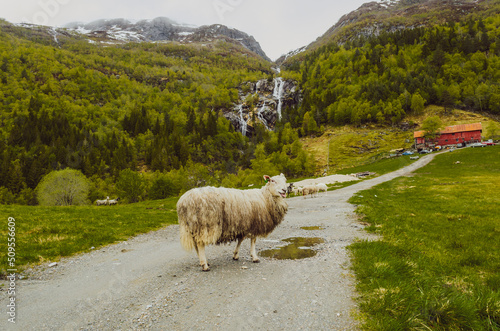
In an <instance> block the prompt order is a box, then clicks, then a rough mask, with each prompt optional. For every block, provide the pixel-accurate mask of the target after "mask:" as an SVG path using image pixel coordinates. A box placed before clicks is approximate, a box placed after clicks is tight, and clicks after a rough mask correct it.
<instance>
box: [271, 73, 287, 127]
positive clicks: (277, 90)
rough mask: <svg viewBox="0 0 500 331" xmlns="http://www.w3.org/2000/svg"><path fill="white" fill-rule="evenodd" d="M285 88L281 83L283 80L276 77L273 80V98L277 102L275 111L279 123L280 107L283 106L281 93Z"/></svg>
mask: <svg viewBox="0 0 500 331" xmlns="http://www.w3.org/2000/svg"><path fill="white" fill-rule="evenodd" d="M284 88H285V82H283V78H281V77H277V78H275V79H274V90H273V97H274V98H275V99H277V100H278V108H277V109H276V111H277V112H278V120H279V121H281V107H282V106H283V91H284Z"/></svg>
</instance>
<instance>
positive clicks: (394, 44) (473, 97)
mask: <svg viewBox="0 0 500 331" xmlns="http://www.w3.org/2000/svg"><path fill="white" fill-rule="evenodd" d="M488 8H489V9H488V11H487V12H479V13H475V14H471V15H468V16H466V17H465V18H464V19H463V20H460V21H458V22H454V21H450V22H448V23H446V24H443V25H434V26H430V27H420V28H410V29H403V28H402V29H396V31H394V32H387V31H385V32H381V33H379V34H377V35H374V36H369V37H364V36H358V37H356V38H351V39H349V40H348V41H347V42H345V43H343V44H337V43H335V42H331V43H329V44H327V45H324V46H322V47H319V48H317V49H315V50H311V51H307V52H305V53H301V54H299V55H297V56H296V57H295V58H292V59H290V60H288V62H287V63H285V67H286V68H287V69H288V71H287V72H286V74H288V75H290V76H293V77H296V78H297V79H298V80H300V81H301V86H302V88H303V93H304V101H303V103H302V106H301V108H300V109H299V111H298V112H297V114H289V118H290V119H291V121H292V123H293V126H294V127H300V126H301V125H303V118H304V115H307V116H308V117H309V116H310V117H313V118H314V120H315V121H316V124H317V125H316V126H317V127H319V126H320V125H321V124H332V125H343V124H354V125H359V124H362V123H367V122H372V123H379V124H383V125H396V124H398V123H399V122H401V121H402V120H404V119H405V116H406V115H407V114H411V113H418V112H420V111H422V109H423V108H424V106H427V105H430V104H435V105H441V106H444V107H445V108H446V109H449V110H450V109H452V108H454V107H456V108H460V109H464V110H470V111H480V112H486V113H490V114H500V85H499V81H500V80H499V78H500V32H499V31H500V29H499V26H500V16H499V13H500V5H498V4H497V5H495V6H494V7H493V8H490V7H488ZM427 16H428V14H427ZM414 21H415V19H414V18H413V21H412V22H414ZM308 120H309V119H308Z"/></svg>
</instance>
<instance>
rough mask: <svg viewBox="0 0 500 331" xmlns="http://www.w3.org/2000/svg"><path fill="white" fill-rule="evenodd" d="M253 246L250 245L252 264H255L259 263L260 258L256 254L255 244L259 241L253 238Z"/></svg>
mask: <svg viewBox="0 0 500 331" xmlns="http://www.w3.org/2000/svg"><path fill="white" fill-rule="evenodd" d="M251 240H252V244H251V245H250V254H251V255H252V262H253V263H259V262H260V260H259V257H258V256H257V254H256V253H255V242H256V241H257V238H256V237H253V238H252V239H251Z"/></svg>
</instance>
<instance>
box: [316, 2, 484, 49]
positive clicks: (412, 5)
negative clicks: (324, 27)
mask: <svg viewBox="0 0 500 331" xmlns="http://www.w3.org/2000/svg"><path fill="white" fill-rule="evenodd" d="M486 3H487V1H485V0H381V1H371V2H367V3H365V4H363V5H361V6H360V7H359V8H358V9H356V10H354V11H352V12H350V13H348V14H346V15H344V16H342V17H341V18H340V19H339V21H338V22H337V23H336V24H335V25H333V26H332V27H331V28H330V29H328V31H326V32H325V33H324V34H323V35H322V36H321V37H320V38H318V39H317V40H316V41H315V42H313V43H312V44H311V45H310V47H314V46H316V45H322V44H324V43H325V42H329V41H337V42H346V41H347V40H349V39H352V38H357V37H361V36H363V37H369V36H373V35H377V34H379V33H380V32H382V31H387V32H394V31H398V30H402V29H413V28H417V27H424V26H431V25H435V24H444V23H446V22H450V21H454V22H456V21H459V20H460V19H462V18H463V17H465V16H467V15H469V14H471V13H473V12H475V11H478V10H480V9H484V8H483V5H485V4H486Z"/></svg>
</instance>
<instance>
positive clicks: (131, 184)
mask: <svg viewBox="0 0 500 331" xmlns="http://www.w3.org/2000/svg"><path fill="white" fill-rule="evenodd" d="M116 190H117V191H118V194H119V196H120V197H121V198H124V199H125V200H127V201H128V202H132V203H133V202H138V201H140V200H141V199H142V196H143V195H144V190H145V183H144V179H143V178H142V175H141V174H139V173H138V172H135V171H132V170H130V169H125V170H122V171H120V175H119V176H118V181H117V182H116Z"/></svg>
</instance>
